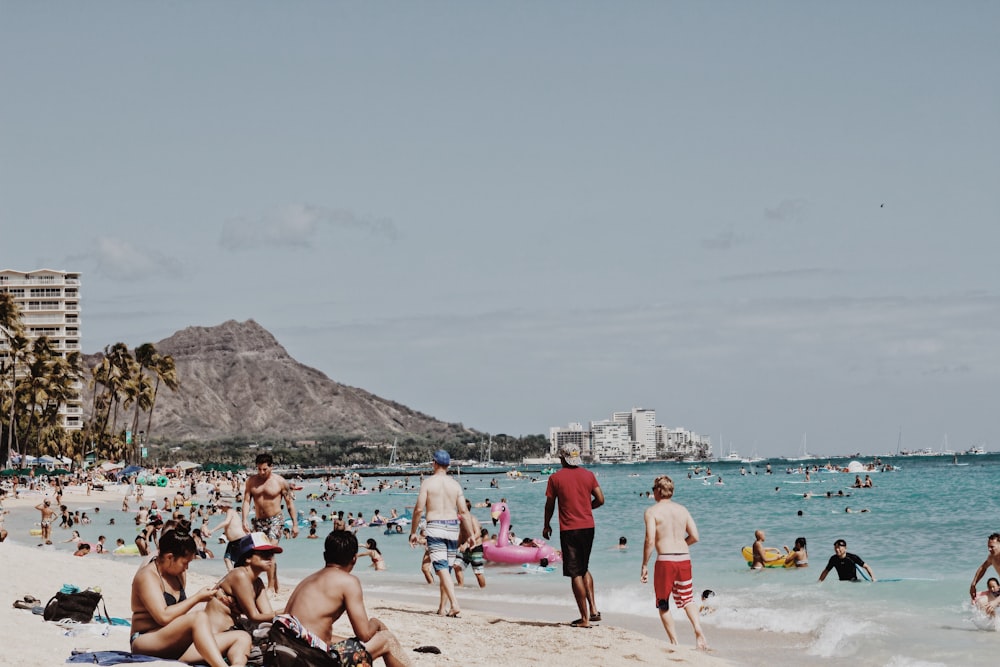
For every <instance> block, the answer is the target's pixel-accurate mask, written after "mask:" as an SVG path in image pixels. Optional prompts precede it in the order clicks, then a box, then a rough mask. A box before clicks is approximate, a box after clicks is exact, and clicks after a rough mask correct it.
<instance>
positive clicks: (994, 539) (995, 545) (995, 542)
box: [969, 533, 1000, 601]
mask: <svg viewBox="0 0 1000 667" xmlns="http://www.w3.org/2000/svg"><path fill="white" fill-rule="evenodd" d="M986 549H987V551H989V555H988V556H987V557H986V560H985V561H983V564H982V565H980V566H979V569H978V570H976V576H974V577H973V578H972V585H971V586H969V595H971V596H972V600H973V601H975V599H976V584H978V583H979V580H980V579H982V578H983V575H984V574H986V570H988V569H990V565H992V566H993V569H994V570H996V572H997V574H1000V533H993V534H992V535H990V536H989V537H987V538H986Z"/></svg>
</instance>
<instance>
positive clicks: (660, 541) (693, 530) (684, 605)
mask: <svg viewBox="0 0 1000 667" xmlns="http://www.w3.org/2000/svg"><path fill="white" fill-rule="evenodd" d="M673 495H674V482H673V480H672V479H670V478H669V477H667V476H666V475H660V476H659V477H657V478H656V479H655V480H653V498H655V499H656V504H655V505H653V506H652V507H650V508H648V509H647V510H646V513H645V516H644V517H643V518H644V520H645V523H646V541H645V542H644V543H643V546H642V577H641V581H642V583H646V582H647V581H649V569H648V568H647V566H646V563H647V562H648V561H649V557H650V556H651V555H652V554H653V549H654V548H655V549H656V554H657V555H656V566H655V569H654V570H653V592H654V594H655V596H656V608H657V609H659V611H660V621H661V622H662V623H663V629H664V630H666V631H667V639H669V641H670V643H671V644H676V643H677V633H676V632H675V631H674V618H673V616H671V614H670V597H671V596H673V598H674V603H675V604H676V605H677V607H678V608H681V609H683V610H684V612H685V613H686V614H687V617H688V620H689V621H691V627H692V628H694V637H695V640H696V642H697V644H698V648H699V649H702V650H707V649H708V643H707V642H706V640H705V634H704V633H703V632H702V631H701V622H700V621H699V620H698V605H695V604H691V603H692V602H693V601H694V582H693V581H692V578H691V552H690V549H689V548H688V547H690V546H691V545H692V544H694V543H695V542H697V541H698V527H697V526H696V525H695V523H694V519H693V518H691V514H690V512H688V511H687V508H686V507H684V506H683V505H680V504H678V503H675V502H674V501H673V500H671V499H672V498H673Z"/></svg>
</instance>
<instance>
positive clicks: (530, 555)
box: [483, 503, 562, 564]
mask: <svg viewBox="0 0 1000 667" xmlns="http://www.w3.org/2000/svg"><path fill="white" fill-rule="evenodd" d="M490 514H491V515H492V517H493V521H497V520H499V521H500V532H499V533H497V541H496V544H492V543H489V542H486V543H484V544H483V557H484V558H486V560H488V561H490V562H493V563H514V564H521V563H538V562H539V561H541V560H542V559H543V558H545V559H547V560H548V562H549V563H550V564H551V563H561V562H562V554H561V553H559V552H558V551H556V550H555V549H553V548H552V547H551V546H550V545H548V544H546V543H545V541H544V540H541V539H538V538H532V541H533V542H534V543H535V544H536V545H538V546H534V547H522V546H520V545H517V544H511V543H510V509H508V507H507V503H494V504H493V507H492V508H491V511H490Z"/></svg>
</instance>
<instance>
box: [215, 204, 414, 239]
mask: <svg viewBox="0 0 1000 667" xmlns="http://www.w3.org/2000/svg"><path fill="white" fill-rule="evenodd" d="M327 229H333V230H356V231H362V232H368V233H370V234H372V235H373V236H380V237H383V238H386V239H389V240H395V238H396V226H395V224H394V223H393V221H392V220H391V219H389V218H373V217H366V216H361V215H358V214H357V213H355V212H354V211H350V210H347V209H339V208H337V209H331V208H325V207H323V206H314V205H312V204H293V205H291V206H288V207H286V208H284V209H282V210H281V211H278V212H276V213H269V214H265V215H263V216H261V217H258V218H250V217H239V218H234V219H232V220H227V221H226V222H225V223H224V224H223V225H222V236H221V237H220V239H219V245H221V246H222V247H223V248H225V249H227V250H250V249H253V248H261V247H275V246H279V247H288V248H311V247H313V245H314V244H315V243H316V241H317V240H318V239H319V237H320V236H321V234H322V233H323V231H324V230H327Z"/></svg>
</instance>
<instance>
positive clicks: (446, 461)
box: [434, 449, 451, 468]
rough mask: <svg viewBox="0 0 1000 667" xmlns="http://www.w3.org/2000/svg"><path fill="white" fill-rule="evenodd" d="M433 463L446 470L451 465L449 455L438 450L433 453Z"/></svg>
mask: <svg viewBox="0 0 1000 667" xmlns="http://www.w3.org/2000/svg"><path fill="white" fill-rule="evenodd" d="M434 463H436V464H438V465H439V466H444V467H446V468H447V467H448V466H450V465H451V455H450V454H449V453H448V452H446V451H444V450H443V449H439V450H437V451H436V452H434Z"/></svg>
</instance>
